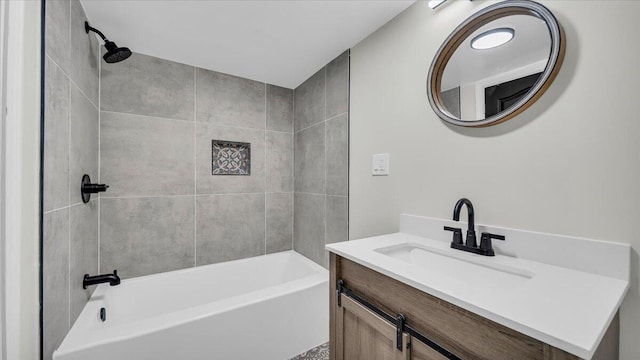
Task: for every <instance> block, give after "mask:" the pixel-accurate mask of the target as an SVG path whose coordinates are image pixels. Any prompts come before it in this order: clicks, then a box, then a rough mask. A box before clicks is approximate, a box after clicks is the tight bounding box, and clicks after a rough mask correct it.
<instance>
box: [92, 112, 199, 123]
mask: <svg viewBox="0 0 640 360" xmlns="http://www.w3.org/2000/svg"><path fill="white" fill-rule="evenodd" d="M102 112H104V113H109V114H124V115H131V116H139V117H143V118H151V119H157V120H171V121H180V122H186V123H189V124H192V123H193V122H194V121H193V120H184V119H175V118H170V117H164V116H152V115H144V114H136V113H130V112H124V111H111V110H102Z"/></svg>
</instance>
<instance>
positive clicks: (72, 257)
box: [42, 0, 100, 360]
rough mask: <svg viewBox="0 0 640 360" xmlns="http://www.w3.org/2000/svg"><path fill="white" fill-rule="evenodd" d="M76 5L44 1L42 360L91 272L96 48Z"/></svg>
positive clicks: (71, 315) (80, 299)
mask: <svg viewBox="0 0 640 360" xmlns="http://www.w3.org/2000/svg"><path fill="white" fill-rule="evenodd" d="M85 19H86V16H85V14H84V10H83V9H82V5H81V4H80V2H79V1H78V0H72V1H61V0H58V1H47V2H46V19H45V21H46V24H45V59H44V62H45V64H44V65H45V79H44V82H45V84H44V86H45V99H44V100H45V109H44V112H45V124H44V142H45V148H44V169H43V175H44V184H43V185H44V193H43V197H44V199H43V200H44V207H43V209H42V211H43V213H44V216H43V254H42V255H43V284H42V285H43V289H44V293H43V301H44V302H43V313H44V318H43V334H44V336H43V341H44V348H43V355H44V359H45V360H49V359H51V355H52V353H53V350H54V349H55V348H57V347H58V345H60V343H61V342H62V339H63V338H64V336H65V335H66V334H67V332H68V330H69V328H70V327H71V325H72V324H73V322H74V321H75V319H76V318H77V317H78V315H79V314H80V311H81V310H82V308H83V307H84V305H85V304H86V302H87V299H88V298H89V296H90V295H91V290H84V289H82V284H81V279H82V276H83V274H85V273H93V274H95V273H96V272H97V271H98V210H99V205H98V202H99V201H98V197H95V196H94V197H92V199H91V201H90V202H89V203H87V204H84V203H82V200H81V197H80V193H79V187H80V180H81V178H82V175H83V174H89V175H90V176H91V178H92V179H98V178H99V174H98V161H99V155H98V153H99V149H98V141H99V134H98V133H99V111H98V103H99V96H98V82H99V80H98V77H99V74H98V68H99V56H100V52H99V43H98V41H97V39H96V38H95V36H93V35H88V34H86V33H85V31H84V21H85Z"/></svg>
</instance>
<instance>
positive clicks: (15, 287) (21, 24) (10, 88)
mask: <svg viewBox="0 0 640 360" xmlns="http://www.w3.org/2000/svg"><path fill="white" fill-rule="evenodd" d="M3 5H5V7H4V9H3V10H7V11H8V19H9V22H8V28H7V30H8V37H7V50H8V51H7V54H8V58H7V64H6V66H7V73H6V75H7V78H6V104H4V105H6V119H5V123H4V124H3V125H4V126H5V128H4V129H3V130H4V131H5V134H4V135H5V137H4V139H3V144H2V146H3V151H2V152H3V153H4V154H3V155H4V158H3V162H4V163H3V164H2V168H1V171H0V174H1V175H2V176H3V179H2V180H3V183H4V184H3V185H4V188H3V189H1V190H2V191H6V193H4V194H3V196H2V201H3V202H2V204H0V205H1V206H2V211H1V212H0V213H1V214H2V216H4V217H5V218H4V219H3V220H2V223H3V225H4V227H3V228H2V229H0V230H1V231H2V236H0V241H4V242H5V244H3V245H4V249H5V251H6V253H4V254H3V255H5V256H4V257H3V258H2V259H0V262H1V263H2V265H3V266H4V268H3V271H4V274H0V275H2V276H5V278H4V279H3V280H4V286H5V289H4V291H5V293H4V294H3V295H4V296H5V299H3V301H4V304H3V305H4V306H6V309H4V311H5V313H4V315H5V316H6V318H5V319H3V320H5V321H6V323H5V324H3V325H5V326H6V327H5V328H4V329H3V331H4V335H5V336H6V338H5V339H3V340H4V341H6V342H5V344H4V346H5V348H4V349H2V350H3V354H1V355H0V357H3V359H6V360H14V359H15V360H18V359H20V360H35V359H38V358H39V354H40V352H39V347H40V344H39V338H40V336H39V324H38V320H39V286H38V285H39V277H38V270H39V261H38V255H39V251H38V238H39V237H38V235H39V234H38V230H39V180H40V179H39V173H40V172H39V169H40V162H39V153H40V56H41V54H40V9H41V8H40V1H11V2H7V4H3ZM7 5H8V6H7ZM4 110H5V109H2V111H4Z"/></svg>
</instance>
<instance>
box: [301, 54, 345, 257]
mask: <svg viewBox="0 0 640 360" xmlns="http://www.w3.org/2000/svg"><path fill="white" fill-rule="evenodd" d="M294 104H295V110H294V119H295V121H294V122H295V125H294V126H295V150H294V153H295V175H294V178H295V186H294V187H295V193H294V209H295V212H294V245H293V246H294V249H295V250H296V251H297V252H299V253H301V254H303V255H304V256H306V257H308V258H310V259H312V260H313V261H315V262H317V263H318V264H321V265H323V266H325V267H327V266H328V256H327V253H326V251H325V249H324V246H325V244H330V243H334V242H339V241H346V240H347V239H348V236H349V230H348V226H349V225H348V224H349V220H348V217H349V198H348V195H349V180H348V177H349V113H348V112H349V51H345V52H344V53H342V54H341V55H340V56H338V57H337V58H336V59H334V60H333V61H331V62H330V63H329V64H327V65H326V66H325V67H323V68H322V69H320V70H319V71H318V72H316V73H315V74H314V75H313V76H311V77H310V78H309V79H307V80H306V81H305V82H304V83H302V84H301V85H300V86H298V87H297V88H296V89H295V90H294Z"/></svg>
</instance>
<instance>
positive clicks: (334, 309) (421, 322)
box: [330, 253, 619, 360]
mask: <svg viewBox="0 0 640 360" xmlns="http://www.w3.org/2000/svg"><path fill="white" fill-rule="evenodd" d="M330 273H331V279H330V282H331V299H330V308H331V309H330V310H331V311H330V359H331V360H400V359H402V360H446V359H448V358H447V357H445V356H444V355H441V354H440V353H439V352H437V351H436V350H434V349H433V348H432V347H430V346H428V345H426V344H425V343H422V342H420V341H419V340H418V339H417V338H416V337H412V336H411V335H409V334H407V333H406V332H403V333H402V334H401V336H402V346H401V348H402V350H398V349H397V348H396V346H397V344H398V342H397V338H396V336H397V332H396V325H395V324H394V323H392V322H390V321H389V320H388V319H385V318H383V317H382V316H381V315H379V314H377V313H375V312H374V311H372V310H370V309H369V308H367V307H365V306H363V305H362V304H361V303H360V302H358V301H356V300H354V299H352V298H350V297H348V296H346V295H345V294H342V296H341V297H340V303H341V304H340V306H338V303H337V302H338V297H337V291H336V284H337V281H338V279H342V280H343V281H344V284H345V287H347V288H348V289H349V290H350V291H352V292H353V293H354V294H357V296H359V297H360V298H361V299H366V302H368V303H369V304H370V305H372V306H374V307H375V308H377V309H379V310H381V311H383V312H384V313H386V314H388V315H389V314H394V315H395V314H399V313H401V314H403V315H404V316H405V318H406V321H407V324H410V326H411V327H412V328H413V329H415V330H416V331H418V332H419V333H420V334H422V335H423V336H425V337H426V338H428V339H429V340H430V341H432V342H434V343H436V344H438V345H439V346H441V347H442V348H444V349H446V350H447V351H450V352H451V353H453V354H455V355H456V356H457V357H458V358H460V359H464V360H466V359H478V360H502V359H513V360H530V359H531V360H534V359H535V360H577V359H579V358H578V357H576V356H574V355H571V354H569V353H567V352H565V351H563V350H560V349H557V348H554V347H552V346H550V345H548V344H545V343H542V342H541V341H539V340H536V339H533V338H531V337H529V336H527V335H524V334H521V333H519V332H517V331H515V330H512V329H510V328H507V327H505V326H503V325H500V324H497V323H495V322H493V321H491V320H488V319H485V318H483V317H481V316H479V315H476V314H474V313H471V312H469V311H467V310H464V309H462V308H460V307H458V306H455V305H453V304H450V303H448V302H445V301H443V300H440V299H439V298H437V297H434V296H431V295H429V294H426V293H424V292H422V291H420V290H417V289H415V288H413V287H411V286H408V285H406V284H403V283H401V282H399V281H397V280H394V279H392V278H389V277H387V276H385V275H382V274H380V273H378V272H376V271H374V270H371V269H369V268H366V267H364V266H362V265H359V264H357V263H355V262H353V261H350V260H348V259H345V258H343V257H340V256H338V255H336V254H333V253H331V254H330ZM618 328H619V318H618V316H616V318H615V320H614V321H613V322H612V324H611V326H610V328H609V330H608V331H607V333H606V335H605V338H604V339H603V341H602V342H601V344H600V347H599V348H598V350H597V351H596V354H595V355H594V357H593V359H594V360H605V359H606V360H609V359H611V360H615V359H618V339H619V336H618V335H619V334H618Z"/></svg>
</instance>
